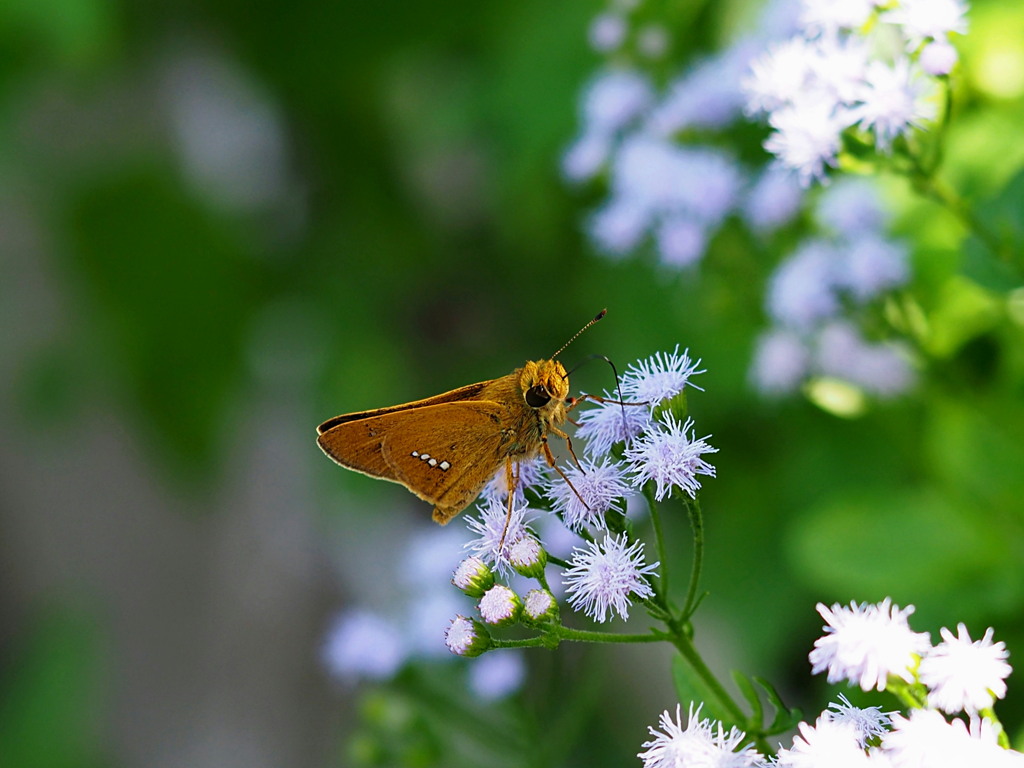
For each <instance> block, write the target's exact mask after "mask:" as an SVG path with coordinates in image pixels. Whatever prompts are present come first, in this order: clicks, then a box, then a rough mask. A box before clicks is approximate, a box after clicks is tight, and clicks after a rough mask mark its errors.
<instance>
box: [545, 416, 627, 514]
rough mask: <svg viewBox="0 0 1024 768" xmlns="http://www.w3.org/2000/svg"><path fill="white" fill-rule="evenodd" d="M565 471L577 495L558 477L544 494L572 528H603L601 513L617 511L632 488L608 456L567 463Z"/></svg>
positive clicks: (622, 471) (620, 467)
mask: <svg viewBox="0 0 1024 768" xmlns="http://www.w3.org/2000/svg"><path fill="white" fill-rule="evenodd" d="M620 407H625V406H620ZM565 474H566V476H567V477H568V478H569V482H571V483H572V486H573V487H574V488H575V489H576V491H578V492H579V496H577V495H576V493H574V492H573V490H572V488H571V487H569V483H567V482H565V481H564V480H562V479H561V478H558V479H556V480H552V481H551V482H550V483H549V484H548V486H547V490H546V494H547V497H548V498H549V499H551V508H552V510H553V511H555V512H561V513H562V519H563V520H564V521H565V525H566V526H567V527H568V528H569V529H570V530H573V531H579V530H581V529H582V528H585V527H587V526H594V527H597V528H604V527H605V517H604V516H605V513H606V512H608V511H609V510H612V509H616V510H619V511H620V512H621V511H622V510H621V509H620V503H619V502H620V500H621V499H623V498H624V497H626V496H628V495H630V494H631V493H632V492H633V489H632V488H631V487H630V485H629V482H628V481H627V480H626V474H625V471H624V470H623V468H622V465H621V464H619V463H618V462H614V461H610V460H609V459H608V457H604V458H602V459H601V462H600V463H597V462H595V461H593V460H590V459H583V461H581V462H580V466H579V467H577V466H575V465H574V464H570V465H569V466H567V467H566V469H565ZM580 497H582V499H583V500H582V501H581V500H580ZM584 502H585V504H584Z"/></svg>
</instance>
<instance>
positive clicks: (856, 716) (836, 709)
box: [821, 694, 893, 747]
mask: <svg viewBox="0 0 1024 768" xmlns="http://www.w3.org/2000/svg"><path fill="white" fill-rule="evenodd" d="M828 706H829V709H826V710H825V711H824V712H822V714H821V716H822V717H824V718H827V719H828V720H830V721H831V722H833V723H848V724H850V725H852V726H853V727H854V729H855V730H856V734H857V743H858V744H859V745H860V746H861V747H867V744H868V742H869V741H871V740H872V739H877V738H881V737H882V736H884V735H885V734H886V733H888V732H889V730H888V727H887V726H888V725H889V724H890V722H891V719H890V718H891V715H892V714H893V713H892V712H888V713H886V712H883V711H882V710H881V709H879V708H878V707H864V708H861V707H855V706H853V705H852V704H851V703H850V700H849V699H848V698H846V697H845V696H844V695H843V694H839V703H838V704H837V703H835V702H832V703H831V704H829V705H828ZM830 710H833V711H830Z"/></svg>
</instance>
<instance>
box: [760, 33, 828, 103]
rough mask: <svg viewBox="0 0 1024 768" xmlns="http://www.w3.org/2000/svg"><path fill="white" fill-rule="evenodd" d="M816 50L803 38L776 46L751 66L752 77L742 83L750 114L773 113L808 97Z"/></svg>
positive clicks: (793, 39)
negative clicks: (804, 96)
mask: <svg viewBox="0 0 1024 768" xmlns="http://www.w3.org/2000/svg"><path fill="white" fill-rule="evenodd" d="M815 58H816V49H815V46H814V44H813V43H811V42H810V41H809V40H807V39H806V38H803V37H793V38H790V39H789V40H786V41H785V42H782V43H776V44H774V45H772V46H770V47H769V48H768V51H767V52H766V53H764V54H762V55H761V56H759V57H758V58H756V59H755V60H754V61H753V62H751V64H750V76H749V77H747V78H745V79H744V80H743V89H744V90H745V91H746V93H747V112H748V113H749V114H756V113H758V112H769V113H771V112H774V111H776V110H778V109H781V108H782V107H785V106H787V105H790V104H792V103H793V102H794V101H796V100H797V99H799V98H801V97H802V96H803V95H804V94H806V92H807V89H808V86H809V85H810V83H811V82H812V79H813V78H814V76H815V74H814V69H813V63H814V60H815Z"/></svg>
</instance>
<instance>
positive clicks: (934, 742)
mask: <svg viewBox="0 0 1024 768" xmlns="http://www.w3.org/2000/svg"><path fill="white" fill-rule="evenodd" d="M892 724H893V728H892V731H890V732H889V733H888V734H887V735H886V736H885V737H884V738H883V739H882V749H883V750H884V751H885V753H886V754H888V756H889V760H890V762H891V765H892V768H968V766H970V768H975V766H977V767H978V768H981V767H982V766H984V768H1009V766H1011V765H1015V766H1020V765H1022V764H1024V762H1022V760H1024V756H1022V755H1020V753H1018V752H1013V751H1011V750H1006V749H1002V748H1001V747H1000V746H999V744H998V742H997V733H996V730H995V728H994V727H993V726H992V722H991V721H989V720H980V719H978V718H971V721H970V723H969V724H966V723H964V721H963V720H960V719H956V718H954V719H953V720H952V722H947V721H946V719H945V718H944V717H943V716H942V715H941V714H940V713H939V712H937V711H935V710H934V709H914V710H912V711H911V712H910V714H909V716H907V717H904V716H903V715H900V714H896V715H893V718H892Z"/></svg>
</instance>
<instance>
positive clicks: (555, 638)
mask: <svg viewBox="0 0 1024 768" xmlns="http://www.w3.org/2000/svg"><path fill="white" fill-rule="evenodd" d="M664 639H665V638H664V637H663V636H661V635H656V634H653V633H650V634H643V635H626V634H621V633H618V632H595V631H593V630H589V629H571V628H570V627H566V626H562V625H558V626H555V627H551V628H550V629H548V630H546V631H545V632H544V634H541V635H537V636H535V637H527V638H523V639H521V640H500V639H498V638H494V640H493V642H494V647H495V648H538V647H542V648H554V647H556V646H557V645H558V644H559V643H560V642H562V641H563V640H564V641H567V642H578V643H658V642H661V641H662V640H664Z"/></svg>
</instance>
